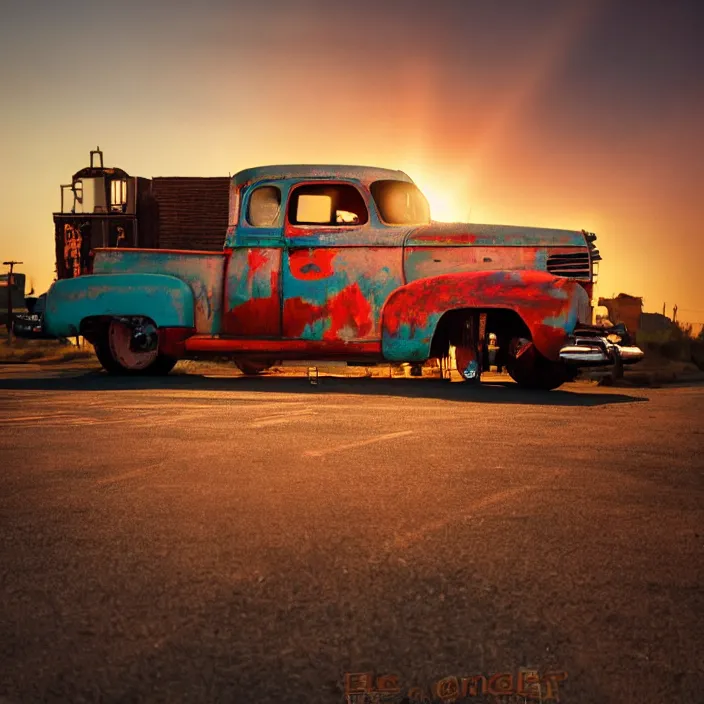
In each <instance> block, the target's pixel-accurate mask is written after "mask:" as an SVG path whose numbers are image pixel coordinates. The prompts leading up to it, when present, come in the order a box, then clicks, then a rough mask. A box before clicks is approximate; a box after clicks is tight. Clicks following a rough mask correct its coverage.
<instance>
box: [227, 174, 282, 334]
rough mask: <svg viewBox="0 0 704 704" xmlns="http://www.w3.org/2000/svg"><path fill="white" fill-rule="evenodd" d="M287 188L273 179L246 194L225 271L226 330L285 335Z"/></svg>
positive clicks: (240, 332)
mask: <svg viewBox="0 0 704 704" xmlns="http://www.w3.org/2000/svg"><path fill="white" fill-rule="evenodd" d="M281 203H282V191H281V188H280V187H279V186H277V185H275V184H272V183H265V184H260V185H256V186H254V187H253V188H251V189H249V190H248V191H247V192H246V193H245V194H244V199H243V202H242V209H241V212H240V220H239V224H238V227H237V236H236V244H235V247H234V248H233V249H232V252H231V254H230V260H229V263H228V267H227V272H226V274H225V277H226V280H225V306H224V308H225V314H224V316H223V329H222V332H223V334H225V335H229V336H236V337H252V338H259V339H262V338H277V337H281V262H282V252H283V242H284V240H283V232H282V222H283V216H282V205H281Z"/></svg>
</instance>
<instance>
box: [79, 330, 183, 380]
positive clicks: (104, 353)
mask: <svg viewBox="0 0 704 704" xmlns="http://www.w3.org/2000/svg"><path fill="white" fill-rule="evenodd" d="M126 328H127V326H125V325H124V324H123V323H121V322H119V321H117V320H112V321H110V322H109V323H108V324H107V325H105V326H104V327H103V328H102V329H101V330H100V331H99V332H98V334H97V336H96V339H95V342H94V343H93V346H94V348H95V356H96V357H97V358H98V361H99V362H100V364H101V365H102V367H103V369H104V370H105V371H106V372H107V373H108V374H111V375H114V376H126V375H130V376H164V375H166V374H168V373H169V372H170V371H171V370H172V369H173V368H174V365H175V364H176V362H177V361H178V360H176V359H174V358H173V357H169V356H167V355H165V354H160V353H159V351H158V350H152V351H150V352H137V353H135V352H132V351H131V350H129V349H128V344H129V335H130V333H129V332H128V330H127V329H126Z"/></svg>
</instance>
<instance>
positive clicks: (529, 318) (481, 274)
mask: <svg viewBox="0 0 704 704" xmlns="http://www.w3.org/2000/svg"><path fill="white" fill-rule="evenodd" d="M463 308H473V309H491V308H503V309H508V310H512V311H515V312H516V313H517V314H518V315H519V316H520V317H521V319H522V320H523V322H524V323H525V324H526V325H527V327H528V329H529V330H530V333H531V337H532V339H533V343H534V344H535V346H536V348H537V349H538V351H539V352H541V353H542V354H543V355H545V356H546V357H547V358H548V359H552V360H557V359H559V351H560V347H561V346H562V345H563V344H564V343H565V340H566V339H567V338H568V336H569V335H570V334H571V333H572V332H573V331H574V329H575V326H576V325H577V322H578V321H581V322H591V321H590V317H591V310H590V306H589V296H588V295H587V292H586V291H585V290H584V289H583V288H582V286H580V285H579V284H578V283H577V282H576V281H572V280H570V279H566V278H563V277H558V276H553V275H552V274H549V273H547V272H544V271H534V270H529V271H478V272H469V273H455V274H443V275H441V276H433V277H430V278H426V279H418V280H417V281H412V282H411V283H409V284H406V285H405V286H401V287H400V288H398V289H396V290H395V291H394V292H393V293H392V294H391V295H390V296H389V297H388V299H387V300H386V302H385V304H384V308H383V311H382V328H381V331H382V352H383V355H384V358H385V359H388V360H389V361H398V362H412V361H423V360H426V359H428V357H429V356H430V346H431V343H432V340H433V335H434V333H435V329H436V328H437V325H438V322H439V321H440V318H441V317H442V316H443V315H444V314H445V313H447V312H449V311H452V310H460V309H463Z"/></svg>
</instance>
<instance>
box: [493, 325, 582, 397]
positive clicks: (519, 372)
mask: <svg viewBox="0 0 704 704" xmlns="http://www.w3.org/2000/svg"><path fill="white" fill-rule="evenodd" d="M519 352H520V355H519V354H518V353H519ZM506 370H507V371H508V373H509V375H510V376H511V378H512V379H513V380H514V381H515V382H516V383H517V384H518V385H519V386H520V387H521V388H524V389H536V390H541V391H552V390H553V389H557V388H558V387H559V386H562V384H564V383H565V382H567V381H571V380H572V379H574V376H575V372H574V370H572V369H570V367H568V366H567V365H566V364H564V363H563V362H553V361H551V360H549V359H547V358H546V357H544V356H543V355H542V354H540V352H538V350H536V349H535V346H534V345H533V343H532V342H530V341H529V340H525V339H522V338H514V339H513V340H511V343H510V345H509V354H508V360H507V363H506Z"/></svg>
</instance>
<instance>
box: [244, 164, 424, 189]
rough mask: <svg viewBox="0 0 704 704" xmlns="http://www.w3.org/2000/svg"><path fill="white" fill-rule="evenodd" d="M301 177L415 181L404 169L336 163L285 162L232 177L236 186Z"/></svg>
mask: <svg viewBox="0 0 704 704" xmlns="http://www.w3.org/2000/svg"><path fill="white" fill-rule="evenodd" d="M288 178H300V179H317V178H321V179H338V178H342V179H348V178H349V179H355V180H357V181H361V182H362V183H365V184H370V183H372V182H374V181H383V180H393V181H406V182H407V183H413V179H411V177H410V176H408V175H407V174H405V173H404V172H403V171H395V170H393V169H382V168H379V167H376V166H348V165H334V164H283V165H273V166H256V167H254V168H251V169H244V170H243V171H239V172H238V173H236V174H235V175H234V176H233V177H232V183H233V185H235V186H244V185H246V184H249V183H253V182H255V181H265V180H267V181H268V180H280V179H288Z"/></svg>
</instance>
